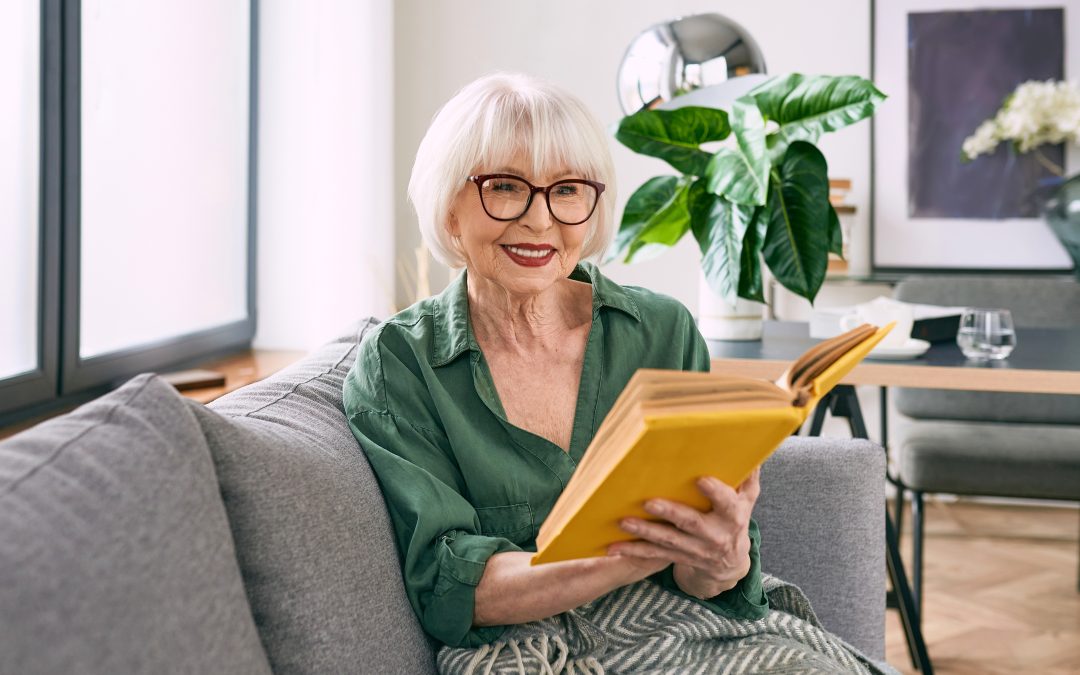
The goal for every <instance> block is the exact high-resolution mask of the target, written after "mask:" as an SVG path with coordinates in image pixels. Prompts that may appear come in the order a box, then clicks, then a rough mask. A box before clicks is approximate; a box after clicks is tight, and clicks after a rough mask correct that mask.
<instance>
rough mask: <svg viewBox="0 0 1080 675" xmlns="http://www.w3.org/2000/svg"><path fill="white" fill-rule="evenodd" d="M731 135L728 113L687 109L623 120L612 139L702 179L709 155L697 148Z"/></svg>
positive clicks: (649, 112) (648, 112) (650, 112)
mask: <svg viewBox="0 0 1080 675" xmlns="http://www.w3.org/2000/svg"><path fill="white" fill-rule="evenodd" d="M730 133H731V126H730V124H729V123H728V116H727V113H726V112H724V111H723V110H718V109H716V108H699V107H696V106H688V107H686V108H678V109H676V110H642V111H640V112H637V113H634V114H633V115H629V116H628V117H624V118H622V121H620V122H619V128H618V130H617V131H616V132H615V138H617V139H618V140H619V142H620V143H622V144H623V145H625V146H626V147H628V148H630V149H631V150H633V151H634V152H638V153H641V154H643V155H649V156H650V157H659V158H660V159H662V160H664V161H665V162H667V163H668V164H670V165H671V166H673V167H675V168H676V169H678V170H679V171H681V172H682V173H685V174H689V175H691V176H702V175H704V174H705V168H706V167H707V166H708V164H709V160H710V159H712V153H709V152H705V151H704V150H702V149H701V148H700V147H698V146H700V145H701V144H702V143H708V142H710V141H722V140H724V139H725V138H727V137H728V135H729V134H730Z"/></svg>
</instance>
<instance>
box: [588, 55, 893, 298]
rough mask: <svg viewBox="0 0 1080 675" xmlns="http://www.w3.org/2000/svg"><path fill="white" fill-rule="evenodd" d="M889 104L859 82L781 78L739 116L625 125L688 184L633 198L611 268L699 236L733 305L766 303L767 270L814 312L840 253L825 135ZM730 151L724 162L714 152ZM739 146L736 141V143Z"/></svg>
mask: <svg viewBox="0 0 1080 675" xmlns="http://www.w3.org/2000/svg"><path fill="white" fill-rule="evenodd" d="M884 99H885V96H884V95H883V94H882V93H881V92H880V91H878V90H877V89H876V88H875V87H874V85H873V83H871V82H870V81H868V80H866V79H863V78H860V77H855V76H842V77H829V76H804V75H799V74H793V75H788V76H785V77H778V78H773V79H771V80H768V81H766V82H764V83H762V84H761V85H760V86H758V87H756V88H755V89H753V90H751V91H750V92H749V93H747V94H746V95H745V96H743V97H741V98H739V99H737V100H736V101H735V103H734V104H733V105H732V106H731V111H730V112H728V111H725V110H721V109H718V108H704V107H684V108H677V109H675V110H642V111H640V112H637V113H634V114H633V115H629V116H627V117H624V118H623V119H622V120H621V121H620V123H619V126H618V130H617V131H616V134H615V137H616V138H617V139H618V140H619V142H621V143H622V144H623V145H625V146H627V147H628V148H630V149H631V150H633V151H635V152H637V153H640V154H644V155H649V156H652V157H658V158H660V159H662V160H664V161H666V162H667V163H668V164H670V165H671V166H672V167H673V168H674V169H675V170H676V171H678V172H679V173H680V175H678V176H657V177H655V178H651V179H649V180H648V181H646V182H645V184H644V185H642V186H641V187H640V188H638V189H637V191H636V192H634V194H633V195H632V196H631V197H630V199H629V200H628V202H627V204H626V209H625V211H624V213H623V218H622V222H621V224H620V226H619V232H618V233H617V235H616V238H615V243H614V246H613V247H612V253H611V254H610V255H609V257H608V260H611V259H615V258H620V257H621V258H622V259H623V260H624V261H625V262H632V261H633V260H634V258H635V257H636V256H639V255H640V254H641V253H642V252H643V251H645V250H647V249H651V248H655V247H657V246H673V245H674V244H675V243H677V242H678V241H679V240H680V239H681V238H682V237H683V235H684V234H686V233H687V232H691V233H692V234H693V236H694V238H695V239H696V240H697V243H698V246H699V247H700V249H701V256H702V257H701V262H702V271H703V273H704V275H705V277H706V279H707V280H708V282H709V286H710V287H711V288H712V289H713V290H714V291H715V292H716V293H718V294H719V295H721V296H723V297H724V298H727V299H729V300H730V301H734V300H735V298H737V297H740V298H745V299H748V300H757V301H759V302H762V301H764V296H763V283H762V267H761V266H762V262H763V261H764V264H766V265H768V268H769V270H770V271H771V272H772V274H773V276H774V277H775V278H776V280H777V281H778V282H779V283H780V284H782V285H783V286H784V287H786V288H787V289H789V290H791V291H792V292H793V293H796V294H797V295H800V296H802V297H804V298H807V299H808V300H810V301H811V302H812V301H813V299H814V297H815V296H816V295H817V292H818V289H819V288H820V287H821V284H822V282H823V281H824V279H825V270H826V267H827V265H828V254H829V252H830V251H833V252H835V253H837V254H839V253H840V250H841V249H840V246H841V231H840V221H839V219H838V218H837V215H836V212H835V211H834V210H833V208H832V205H831V204H830V203H829V179H828V165H827V163H826V161H825V157H824V156H823V155H822V154H821V151H820V150H818V148H817V147H816V146H815V145H814V144H815V143H816V141H817V140H818V138H819V137H820V136H821V134H823V133H825V132H828V131H835V130H836V129H840V128H842V127H846V126H848V125H850V124H853V123H855V122H858V121H859V120H862V119H865V118H867V117H869V116H870V115H872V114H873V112H874V110H875V109H876V108H877V106H878V104H880V103H881V101H883V100H884ZM725 140H727V141H728V142H727V143H725V144H723V145H722V146H721V147H719V148H718V149H716V150H715V151H710V150H707V149H703V148H702V147H701V146H702V145H703V144H712V143H714V142H717V141H725ZM732 141H733V142H732Z"/></svg>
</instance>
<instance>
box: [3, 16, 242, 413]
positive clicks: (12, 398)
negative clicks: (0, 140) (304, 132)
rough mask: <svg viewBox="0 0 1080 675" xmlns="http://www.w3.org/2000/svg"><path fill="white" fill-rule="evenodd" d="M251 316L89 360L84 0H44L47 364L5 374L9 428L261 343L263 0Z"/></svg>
mask: <svg viewBox="0 0 1080 675" xmlns="http://www.w3.org/2000/svg"><path fill="white" fill-rule="evenodd" d="M248 5H249V24H248V25H249V28H248V30H249V69H248V139H247V141H248V153H247V164H248V167H247V168H248V181H247V195H246V199H247V223H246V228H247V255H246V262H247V275H246V279H247V292H246V308H247V316H246V318H244V319H242V320H240V321H234V322H232V323H228V324H224V325H221V326H217V327H214V328H210V329H206V330H201V331H196V332H192V333H186V334H181V335H176V336H173V337H170V338H166V339H164V340H159V341H156V342H154V343H151V344H147V345H140V346H137V347H131V348H128V349H123V350H120V351H117V352H111V353H108V354H102V355H99V356H95V357H92V358H89V359H81V358H80V357H79V326H80V314H79V312H80V307H79V304H80V283H81V280H80V235H81V232H80V228H81V225H80V178H81V176H80V166H79V162H80V153H81V148H80V142H81V138H80V136H81V133H80V132H81V119H80V78H81V34H80V33H81V21H80V17H81V9H82V3H81V0H41V17H42V19H41V21H42V25H41V64H42V65H41V83H42V85H41V101H42V103H41V139H40V148H41V158H42V159H41V166H40V181H41V187H40V189H39V200H40V201H39V235H40V239H39V245H40V248H39V256H40V263H41V264H40V265H39V267H38V274H39V280H38V288H39V301H38V365H37V368H35V369H34V370H33V371H29V372H27V373H22V374H19V375H16V376H13V377H10V378H6V379H3V380H0V425H5V424H10V423H13V422H16V421H19V420H22V419H25V418H28V417H32V416H34V415H36V414H40V413H42V412H47V411H49V410H53V409H57V408H60V407H63V406H64V405H70V404H73V403H78V402H81V401H83V400H87V399H88V398H91V397H93V396H95V395H98V394H101V393H104V392H105V391H108V390H109V389H112V388H115V387H117V386H119V385H120V384H122V383H123V382H124V381H126V380H127V379H129V378H130V377H132V376H134V375H137V374H139V373H143V372H148V371H149V372H154V371H163V370H170V369H177V368H186V367H191V366H194V365H196V364H198V363H199V362H204V361H206V360H209V359H212V358H216V357H219V356H224V355H227V354H232V353H236V352H239V351H242V350H244V349H248V348H250V346H251V341H252V339H253V338H254V335H255V329H256V325H257V306H256V297H255V293H256V289H257V277H256V273H257V269H256V265H257V248H256V245H257V238H256V233H257V222H258V218H257V216H258V214H257V211H256V207H257V186H258V174H257V169H258V154H257V151H258V147H257V140H258V72H259V69H258V45H259V40H258V36H259V13H258V0H249V2H248Z"/></svg>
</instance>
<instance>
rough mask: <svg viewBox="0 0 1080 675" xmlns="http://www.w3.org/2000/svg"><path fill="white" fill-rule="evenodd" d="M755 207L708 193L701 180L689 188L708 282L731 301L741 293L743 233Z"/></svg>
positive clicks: (693, 222) (693, 223) (694, 228)
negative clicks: (740, 275) (740, 274)
mask: <svg viewBox="0 0 1080 675" xmlns="http://www.w3.org/2000/svg"><path fill="white" fill-rule="evenodd" d="M754 211H755V207H753V206H745V205H742V204H734V203H732V202H730V201H728V200H726V199H724V198H723V197H718V196H716V195H714V194H711V193H709V192H708V191H707V190H706V189H705V188H704V186H702V185H701V181H698V182H697V183H695V184H694V186H693V187H692V188H691V190H690V229H691V231H693V233H694V238H695V239H697V242H698V247H699V248H700V249H701V269H702V271H703V272H704V273H705V278H706V280H707V281H708V282H709V286H711V287H712V289H713V290H714V291H715V292H716V293H718V294H719V295H721V296H722V297H725V298H728V299H729V300H732V301H734V299H735V297H736V296H737V295H738V293H739V282H740V279H739V272H740V259H741V257H742V247H743V237H744V236H745V234H746V229H747V227H748V226H749V224H750V221H751V220H752V219H753V215H754Z"/></svg>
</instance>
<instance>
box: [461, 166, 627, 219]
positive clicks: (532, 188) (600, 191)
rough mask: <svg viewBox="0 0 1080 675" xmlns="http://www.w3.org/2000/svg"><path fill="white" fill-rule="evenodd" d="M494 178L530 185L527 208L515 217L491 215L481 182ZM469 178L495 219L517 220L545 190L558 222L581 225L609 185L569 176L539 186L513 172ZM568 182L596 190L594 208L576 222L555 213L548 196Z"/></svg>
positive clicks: (548, 204)
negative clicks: (534, 197)
mask: <svg viewBox="0 0 1080 675" xmlns="http://www.w3.org/2000/svg"><path fill="white" fill-rule="evenodd" d="M492 178H513V179H514V180H519V181H521V182H522V183H525V184H526V185H528V186H529V198H528V199H526V200H525V209H524V210H522V212H521V213H520V214H519V215H516V216H514V217H513V218H498V217H496V216H493V215H491V212H490V211H488V210H487V204H485V203H484V191H483V189H482V188H481V187H480V184H481V183H483V182H484V181H486V180H490V179H492ZM468 180H469V181H470V182H471V183H473V184H475V185H476V193H477V195H479V197H480V206H482V207H483V208H484V213H486V214H488V217H489V218H491V219H493V220H501V221H504V222H507V221H511V220H517V219H518V218H520V217H521V216H523V215H525V214H526V213H528V212H529V207H531V206H532V200H533V195H535V194H536V193H537V192H543V193H544V204H546V205H547V209H548V213H550V214H551V217H552V218H554V219H555V220H557V221H558V222H560V223H562V224H563V225H581V224H582V223H584V222H586V221H588V220H589V218H592V214H594V213H596V205H597V204H599V203H600V195H602V194H604V190H605V189H606V188H607V186H606V185H604V184H603V183H598V182H596V181H594V180H586V179H584V178H567V179H566V180H558V181H555V182H554V183H552V184H551V185H548V186H547V187H538V186H536V185H533V184H532V183H530V182H529V181H527V180H525V179H524V178H522V177H521V176H515V175H514V174H512V173H485V174H480V175H478V176H469V179H468ZM567 184H584V185H590V186H592V187H593V189H595V190H596V201H595V202H593V206H592V210H591V211H589V215H587V216H585V218H584V219H583V220H579V221H577V222H576V223H568V222H566V221H565V220H560V219H559V217H558V216H556V215H555V212H554V211H552V210H551V200H550V199H549V197H548V195H549V194H550V193H551V188H553V187H556V186H558V185H567Z"/></svg>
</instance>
